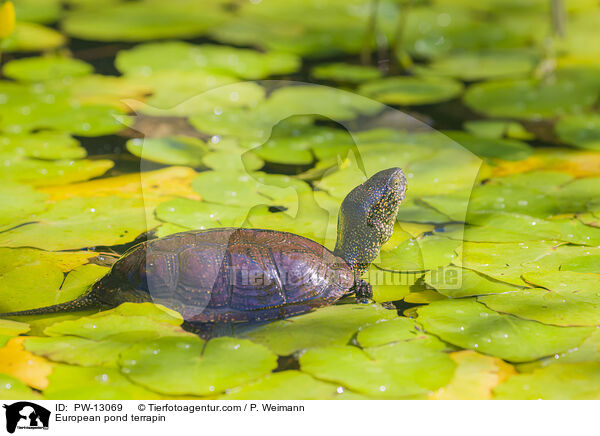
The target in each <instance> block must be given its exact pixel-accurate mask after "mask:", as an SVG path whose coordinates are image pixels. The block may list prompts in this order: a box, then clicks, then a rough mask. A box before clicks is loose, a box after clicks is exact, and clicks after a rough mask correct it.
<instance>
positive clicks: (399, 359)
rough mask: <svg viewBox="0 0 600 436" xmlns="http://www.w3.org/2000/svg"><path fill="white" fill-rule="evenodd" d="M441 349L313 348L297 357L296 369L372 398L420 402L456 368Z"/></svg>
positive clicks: (412, 344)
mask: <svg viewBox="0 0 600 436" xmlns="http://www.w3.org/2000/svg"><path fill="white" fill-rule="evenodd" d="M443 348H444V346H443V345H440V344H439V343H435V342H434V343H432V342H430V341H427V340H424V341H420V340H415V341H408V342H405V341H400V342H395V343H393V344H391V345H385V346H381V347H373V348H367V349H365V350H361V349H360V348H357V347H352V346H337V347H327V348H314V349H311V350H308V351H307V352H306V353H304V354H303V355H302V356H301V357H300V368H301V370H302V371H304V372H307V373H309V374H311V375H312V376H314V377H317V378H319V379H321V380H326V381H329V382H334V383H340V384H341V385H342V386H345V387H347V388H349V389H352V390H353V391H355V392H358V393H361V394H364V395H368V396H371V397H375V398H380V399H384V398H413V399H414V398H422V397H424V396H425V395H427V394H429V393H430V392H431V391H434V390H436V389H438V388H440V387H441V386H444V385H446V384H447V383H448V382H449V381H450V380H451V378H452V374H453V373H454V369H455V366H456V364H455V363H454V362H453V361H452V360H451V359H450V357H449V356H448V354H447V353H445V352H443Z"/></svg>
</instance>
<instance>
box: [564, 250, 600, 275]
mask: <svg viewBox="0 0 600 436" xmlns="http://www.w3.org/2000/svg"><path fill="white" fill-rule="evenodd" d="M560 270H561V271H576V272H582V273H596V274H600V255H596V256H580V257H575V258H573V259H569V260H568V261H566V262H565V263H563V264H562V265H561V266H560Z"/></svg>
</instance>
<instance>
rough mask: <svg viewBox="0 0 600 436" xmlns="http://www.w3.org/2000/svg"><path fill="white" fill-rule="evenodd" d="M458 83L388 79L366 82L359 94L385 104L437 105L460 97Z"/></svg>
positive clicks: (447, 80) (460, 86) (415, 78)
mask: <svg viewBox="0 0 600 436" xmlns="http://www.w3.org/2000/svg"><path fill="white" fill-rule="evenodd" d="M462 90H463V87H462V85H461V84H460V82H456V81H454V80H452V79H443V78H437V77H389V78H386V79H379V80H374V81H370V82H367V83H365V84H363V85H362V86H361V87H360V88H359V90H358V91H359V93H361V94H364V95H366V96H368V97H372V98H374V99H375V100H378V101H380V102H382V103H385V104H392V105H400V106H411V105H422V104H432V103H439V102H442V101H446V100H451V99H453V98H455V97H457V96H459V95H460V93H461V92H462Z"/></svg>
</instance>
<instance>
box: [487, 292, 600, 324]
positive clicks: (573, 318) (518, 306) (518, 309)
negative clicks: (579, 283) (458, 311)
mask: <svg viewBox="0 0 600 436" xmlns="http://www.w3.org/2000/svg"><path fill="white" fill-rule="evenodd" d="M477 301H479V302H480V303H483V304H485V305H486V306H487V307H489V308H490V309H492V310H495V311H496V312H501V313H508V314H511V315H515V316H518V317H519V318H522V319H530V320H533V321H539V322H542V323H544V324H551V325H558V326H595V325H598V324H600V317H599V316H598V313H599V312H600V298H599V297H598V296H597V295H588V294H587V293H585V292H578V290H576V291H574V292H573V291H572V292H553V291H550V292H549V291H547V290H545V289H523V290H519V291H512V292H506V293H504V294H499V295H486V296H484V297H479V298H478V299H477Z"/></svg>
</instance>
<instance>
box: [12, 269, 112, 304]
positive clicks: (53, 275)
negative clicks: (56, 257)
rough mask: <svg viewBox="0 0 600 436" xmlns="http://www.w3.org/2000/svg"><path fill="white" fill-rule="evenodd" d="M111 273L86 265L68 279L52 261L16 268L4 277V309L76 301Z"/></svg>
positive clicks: (73, 272)
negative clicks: (90, 287) (101, 278)
mask: <svg viewBox="0 0 600 436" xmlns="http://www.w3.org/2000/svg"><path fill="white" fill-rule="evenodd" d="M107 271H108V269H107V268H105V267H101V266H98V265H83V266H80V267H79V268H77V269H74V270H73V271H71V272H70V273H69V274H68V275H67V276H66V278H65V276H64V273H63V272H62V271H61V270H60V268H59V267H58V266H57V265H56V264H54V263H50V262H39V263H38V264H32V265H23V266H20V267H16V268H14V269H12V270H10V271H8V272H5V273H3V274H2V275H1V276H0V295H1V296H2V298H1V303H0V310H1V311H2V312H14V311H19V310H27V309H34V308H37V307H44V306H50V305H53V304H58V303H63V302H65V301H70V300H74V299H75V298H77V297H79V296H80V295H82V294H84V293H85V292H86V290H87V288H88V287H89V286H90V285H91V284H92V283H94V282H95V281H96V280H98V279H99V278H100V277H102V276H103V275H105V274H106V272H107Z"/></svg>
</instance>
